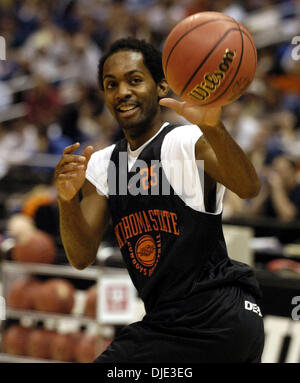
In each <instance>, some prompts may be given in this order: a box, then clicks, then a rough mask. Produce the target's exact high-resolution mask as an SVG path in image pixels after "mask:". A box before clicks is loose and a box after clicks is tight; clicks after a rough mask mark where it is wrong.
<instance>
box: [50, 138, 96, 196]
mask: <svg viewBox="0 0 300 383" xmlns="http://www.w3.org/2000/svg"><path fill="white" fill-rule="evenodd" d="M79 147H80V143H79V142H76V143H75V144H73V145H70V146H67V147H66V148H65V149H64V151H63V154H62V157H61V160H60V161H59V163H58V164H57V166H56V168H55V173H54V179H55V185H56V187H57V190H58V196H59V197H60V198H61V199H63V200H65V201H70V200H71V199H73V198H74V197H75V195H76V194H77V193H78V192H79V190H80V189H81V187H82V186H83V184H84V181H85V172H86V168H87V164H88V162H89V160H90V158H91V155H92V153H93V151H94V148H93V147H92V146H87V147H86V148H85V149H84V151H83V152H82V154H81V155H76V154H73V153H74V152H75V151H76V150H77V149H78V148H79Z"/></svg>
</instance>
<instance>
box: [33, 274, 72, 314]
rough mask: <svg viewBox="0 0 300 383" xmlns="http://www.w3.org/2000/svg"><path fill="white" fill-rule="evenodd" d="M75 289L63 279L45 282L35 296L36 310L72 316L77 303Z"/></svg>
mask: <svg viewBox="0 0 300 383" xmlns="http://www.w3.org/2000/svg"><path fill="white" fill-rule="evenodd" d="M74 294H75V288H74V286H73V285H72V284H71V283H70V282H69V281H67V280H65V279H63V278H53V279H49V280H47V281H46V282H43V284H42V285H41V287H40V289H39V291H38V293H37V294H35V297H34V298H35V299H34V308H35V310H38V311H46V312H53V313H61V314H70V313H71V311H72V308H73V305H74V301H75V296H74Z"/></svg>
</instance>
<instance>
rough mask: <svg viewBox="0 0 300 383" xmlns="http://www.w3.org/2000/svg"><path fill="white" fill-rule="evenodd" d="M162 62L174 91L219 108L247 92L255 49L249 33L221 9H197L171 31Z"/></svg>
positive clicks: (191, 100) (255, 58)
mask: <svg viewBox="0 0 300 383" xmlns="http://www.w3.org/2000/svg"><path fill="white" fill-rule="evenodd" d="M162 62H163V70H164V74H165V77H166V80H167V82H168V84H169V86H170V88H171V89H172V90H173V92H174V93H175V94H176V95H178V96H180V97H181V98H182V99H183V100H185V101H187V102H189V103H194V104H198V105H206V106H211V107H217V106H222V105H227V104H230V103H232V102H234V101H235V100H237V99H238V98H239V97H240V96H241V95H242V94H243V93H245V91H246V90H247V88H248V87H249V85H250V84H251V82H252V80H253V77H254V75H255V71H256V66H257V53H256V47H255V44H254V41H253V38H252V36H251V35H250V33H249V32H248V30H247V29H246V28H245V27H244V26H243V25H242V24H240V23H239V22H238V21H236V20H234V19H233V18H232V17H230V16H227V15H225V14H223V13H219V12H200V13H196V14H194V15H191V16H189V17H187V18H185V19H183V20H182V21H180V22H179V23H178V24H177V25H175V27H174V28H173V29H172V30H171V32H170V33H169V35H168V36H167V39H166V41H165V44H164V48H163V53H162Z"/></svg>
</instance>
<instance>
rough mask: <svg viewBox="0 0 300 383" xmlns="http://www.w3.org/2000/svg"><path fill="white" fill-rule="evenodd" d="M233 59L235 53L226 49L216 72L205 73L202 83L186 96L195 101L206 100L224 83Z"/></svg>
mask: <svg viewBox="0 0 300 383" xmlns="http://www.w3.org/2000/svg"><path fill="white" fill-rule="evenodd" d="M235 57H236V51H231V50H229V49H228V48H227V49H226V50H225V54H224V56H223V59H222V61H221V62H220V64H219V67H218V70H216V71H215V72H213V73H209V72H208V73H205V75H204V76H203V81H202V82H201V83H200V84H197V85H196V86H195V87H194V88H193V89H192V90H191V91H190V92H189V94H188V95H189V96H190V97H192V98H194V99H196V100H197V101H205V100H207V99H208V98H209V97H210V96H211V94H212V93H214V92H215V91H216V90H217V88H218V87H219V86H220V85H221V83H222V82H223V81H224V79H225V77H226V73H227V72H228V70H229V68H230V66H231V64H232V62H233V60H234V59H235Z"/></svg>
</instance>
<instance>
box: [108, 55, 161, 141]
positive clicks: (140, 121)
mask: <svg viewBox="0 0 300 383" xmlns="http://www.w3.org/2000/svg"><path fill="white" fill-rule="evenodd" d="M103 86H104V97H105V102H106V105H107V107H108V108H109V110H110V112H111V113H112V115H113V116H114V117H115V119H116V120H117V121H118V123H119V124H120V126H121V128H123V129H125V130H129V129H130V131H131V133H132V134H133V135H137V134H139V132H141V131H142V130H145V129H149V128H150V126H151V125H152V124H153V121H155V117H156V116H157V115H158V111H159V105H158V97H159V89H160V88H159V85H157V84H156V83H155V81H154V79H153V77H152V75H151V73H150V71H149V69H148V68H147V67H146V66H145V65H144V62H143V56H142V54H141V53H140V52H135V51H119V52H116V53H114V54H113V55H111V56H110V57H108V59H107V60H106V61H105V63H104V67H103Z"/></svg>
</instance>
